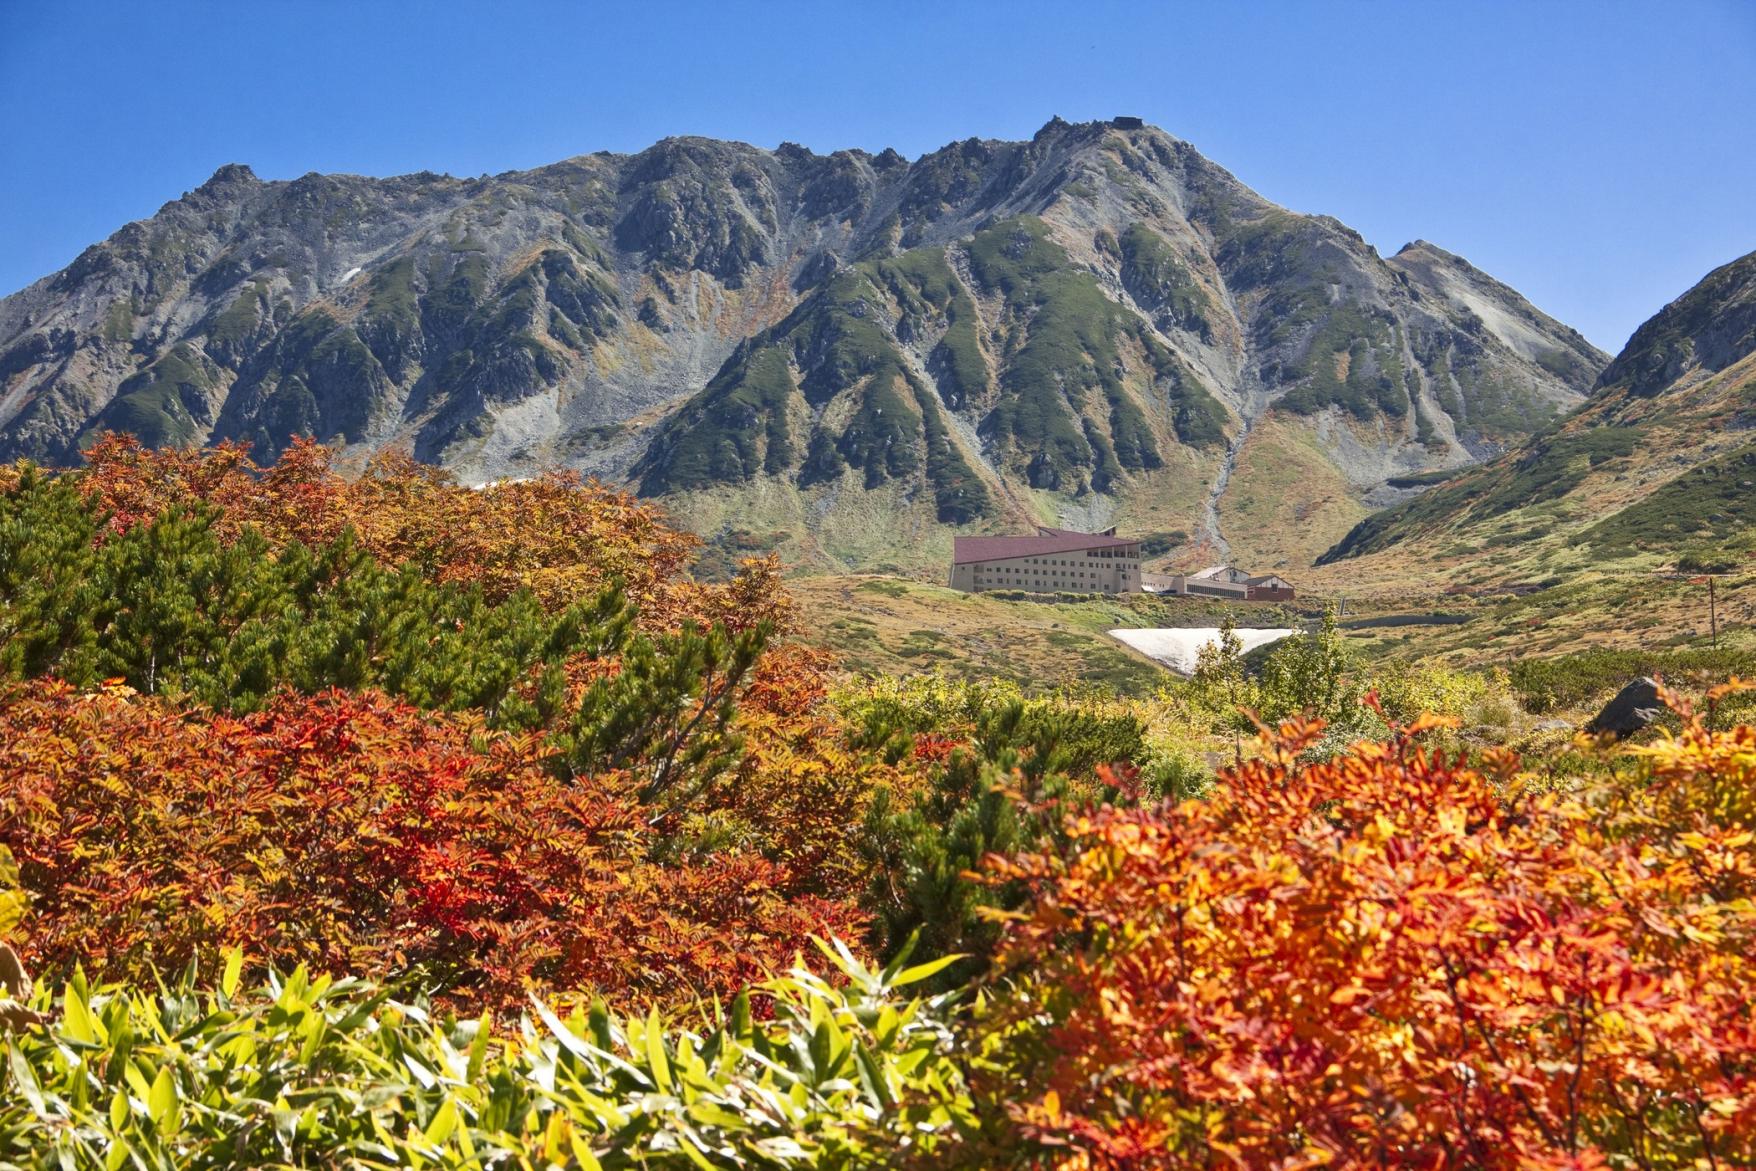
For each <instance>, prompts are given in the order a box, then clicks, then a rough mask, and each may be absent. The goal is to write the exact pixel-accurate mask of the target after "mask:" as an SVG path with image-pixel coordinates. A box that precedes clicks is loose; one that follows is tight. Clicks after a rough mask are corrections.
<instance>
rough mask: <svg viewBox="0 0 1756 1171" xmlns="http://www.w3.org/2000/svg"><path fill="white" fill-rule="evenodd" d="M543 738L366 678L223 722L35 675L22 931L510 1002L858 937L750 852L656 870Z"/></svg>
mask: <svg viewBox="0 0 1756 1171" xmlns="http://www.w3.org/2000/svg"><path fill="white" fill-rule="evenodd" d="M538 743H539V742H538V740H537V739H535V738H530V737H513V736H506V735H494V734H489V733H487V732H486V731H485V730H484V729H483V727H482V726H481V724H480V722H479V720H477V719H475V718H473V717H460V716H441V715H434V714H430V713H423V712H420V711H418V710H416V709H414V708H411V707H408V706H405V705H402V704H398V703H394V702H392V701H389V700H387V699H385V698H383V697H381V696H378V695H374V694H363V695H351V694H345V693H339V692H331V693H326V694H323V695H318V696H312V697H304V696H291V695H286V696H281V697H278V698H276V699H275V700H274V701H273V702H272V703H271V704H270V705H269V706H268V707H267V708H266V709H265V710H263V711H261V712H259V713H257V714H254V715H250V716H245V717H230V716H224V715H211V714H202V713H181V712H178V711H175V710H173V709H171V708H169V707H167V706H165V705H163V704H161V703H158V702H156V701H149V700H145V699H142V698H139V697H134V696H131V695H127V694H122V693H117V692H109V693H103V694H97V695H81V694H76V693H74V692H72V691H71V690H69V689H68V688H66V687H64V686H62V685H59V684H54V683H41V684H32V685H28V686H26V687H24V688H21V689H19V690H18V691H15V692H14V693H13V694H12V695H10V696H9V697H7V698H6V699H5V702H3V703H0V777H4V778H5V779H6V784H5V786H4V787H3V788H0V846H5V847H6V848H7V849H9V850H10V851H11V854H12V856H13V858H14V859H15V860H16V862H17V865H18V871H19V877H20V882H21V885H22V886H23V888H24V889H25V891H26V892H27V893H28V895H29V897H30V901H31V909H30V912H29V914H28V916H27V917H26V919H25V920H24V924H23V929H22V930H23V936H24V938H23V943H24V948H23V949H22V950H23V951H24V952H25V953H26V956H27V959H28V960H29V961H30V962H32V963H33V964H35V965H40V966H46V967H49V968H55V967H61V968H67V967H71V966H72V964H74V963H75V962H81V963H83V964H84V965H85V966H86V968H87V969H88V970H90V971H92V972H93V974H94V975H100V976H102V977H103V978H106V979H107V978H121V977H136V978H138V977H140V976H142V975H143V974H144V972H145V971H146V969H147V968H148V967H152V966H156V967H159V968H167V967H175V966H179V965H181V964H183V963H185V962H187V961H188V960H189V959H190V958H192V957H195V956H198V955H205V956H209V957H210V956H211V955H212V954H213V953H214V952H215V951H216V950H217V949H219V948H221V947H225V946H231V945H239V946H242V947H244V948H246V949H247V950H248V951H249V952H250V953H251V954H252V955H254V956H257V957H260V958H263V959H265V960H268V961H270V962H272V963H275V964H277V965H281V966H283V967H290V966H292V965H294V964H296V963H299V962H308V963H310V964H312V965H313V966H314V967H317V968H320V969H327V970H332V971H347V972H351V973H355V974H360V975H377V976H384V975H389V974H394V973H398V972H401V971H404V970H406V969H408V968H410V967H417V966H418V967H420V968H421V969H423V970H424V971H425V972H426V973H428V975H429V976H430V977H431V978H433V979H436V980H438V981H440V982H442V983H443V984H444V985H445V986H446V987H447V988H450V989H452V990H454V991H465V990H467V991H468V992H469V994H470V996H471V999H472V1000H481V999H486V1000H488V1001H490V1002H498V1003H506V1002H509V1001H510V1000H513V999H515V998H517V997H518V996H520V995H521V992H522V989H523V988H524V987H525V986H526V985H527V984H534V985H537V986H542V987H548V988H554V989H561V990H588V989H595V990H599V991H603V992H605V993H608V994H612V995H620V996H622V997H623V998H624V999H627V998H629V997H635V998H652V999H692V998H694V997H698V996H701V997H715V996H724V995H727V994H729V993H731V992H733V991H735V990H736V989H738V988H739V987H741V986H743V985H745V984H747V983H749V982H751V981H753V980H756V979H760V978H762V977H763V976H764V975H766V974H767V973H768V972H770V971H774V970H779V969H781V968H784V967H785V966H786V965H787V964H788V963H790V962H791V960H792V958H793V956H794V954H795V952H796V951H797V950H798V949H800V948H801V947H803V946H805V943H806V940H807V937H808V936H809V935H810V934H812V933H823V932H834V933H837V934H840V935H843V936H848V937H853V936H856V935H857V934H858V932H859V930H860V928H861V921H860V917H859V915H858V913H857V912H855V911H854V910H853V909H852V907H851V904H849V903H847V902H844V901H834V900H829V899H821V898H788V897H785V896H786V895H787V894H788V893H790V891H791V889H792V887H793V886H795V885H796V883H795V881H794V879H793V878H792V876H791V874H790V872H789V871H788V870H787V869H786V868H785V867H784V866H783V865H780V864H777V863H776V862H773V861H770V860H768V859H766V858H763V857H761V856H760V855H758V854H756V853H755V852H750V851H746V852H738V851H729V852H725V851H722V852H720V853H716V854H712V855H709V856H707V857H705V858H702V859H699V860H686V861H679V862H671V863H666V864H662V865H661V864H660V863H659V862H658V861H656V860H655V859H654V858H653V857H652V851H653V849H654V847H655V844H656V842H657V837H656V831H655V830H654V829H653V827H652V826H650V825H649V824H648V814H649V811H648V810H644V809H642V808H641V807H639V806H638V805H637V804H635V803H634V802H633V801H632V800H631V799H629V798H628V797H627V796H626V795H625V789H627V788H629V787H631V786H628V785H626V783H625V779H624V778H621V777H618V776H614V775H612V776H608V777H600V778H588V779H586V780H585V781H581V782H563V781H560V780H558V779H557V778H556V776H555V775H554V774H553V773H552V772H551V771H550V770H548V769H546V768H545V767H543V765H542V761H541V750H540V749H539V747H538Z"/></svg>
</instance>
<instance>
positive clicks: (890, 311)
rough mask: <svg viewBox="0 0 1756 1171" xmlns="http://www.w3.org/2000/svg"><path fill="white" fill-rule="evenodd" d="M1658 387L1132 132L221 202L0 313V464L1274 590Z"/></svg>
mask: <svg viewBox="0 0 1756 1171" xmlns="http://www.w3.org/2000/svg"><path fill="white" fill-rule="evenodd" d="M1685 332H1686V331H1685ZM1678 336H1682V335H1681V334H1679V335H1678ZM1689 336H1690V337H1692V338H1693V337H1694V335H1689ZM1637 340H1638V339H1637ZM1696 344H1697V345H1698V347H1699V346H1701V345H1707V344H1708V342H1707V341H1703V340H1699V339H1698V340H1697V342H1696ZM1655 345H1657V343H1655ZM1661 351H1662V352H1661ZM1701 352H1702V351H1701V350H1699V348H1698V350H1697V351H1696V352H1695V353H1696V355H1697V357H1698V356H1699V354H1700V353H1701ZM1664 353H1670V351H1663V350H1662V346H1658V348H1654V349H1653V351H1652V356H1650V358H1648V359H1638V360H1636V359H1629V361H1630V362H1634V363H1636V364H1634V365H1627V366H1624V362H1623V359H1618V360H1617V363H1616V364H1615V365H1610V364H1609V358H1608V356H1607V355H1605V354H1604V353H1602V352H1600V351H1599V350H1597V349H1595V348H1594V347H1593V346H1591V345H1590V344H1589V343H1588V342H1586V340H1585V339H1584V338H1583V337H1581V336H1580V335H1579V334H1578V333H1577V332H1575V331H1574V330H1572V329H1569V328H1568V327H1566V326H1564V325H1562V324H1560V323H1559V322H1557V321H1555V320H1554V319H1552V318H1550V317H1548V316H1547V315H1545V314H1543V313H1542V312H1541V311H1540V310H1538V309H1536V308H1535V307H1534V306H1532V305H1531V304H1530V303H1529V302H1528V301H1526V300H1525V299H1524V298H1523V297H1521V296H1520V295H1519V294H1517V293H1516V292H1515V291H1513V290H1512V289H1510V288H1508V287H1506V286H1505V285H1503V284H1501V283H1499V282H1498V281H1495V280H1494V279H1493V278H1491V277H1489V276H1488V275H1486V274H1485V273H1482V272H1481V271H1479V270H1477V269H1476V268H1474V267H1473V266H1471V265H1470V264H1468V263H1467V262H1466V261H1464V260H1463V259H1461V258H1460V257H1457V256H1454V255H1452V254H1451V253H1448V252H1446V251H1444V250H1443V249H1441V248H1438V247H1436V246H1434V245H1431V244H1428V243H1425V242H1423V241H1416V242H1414V243H1412V244H1409V245H1408V246H1406V247H1404V248H1403V249H1402V250H1401V251H1400V252H1398V253H1396V254H1395V255H1394V256H1390V257H1381V256H1380V255H1379V254H1378V253H1377V252H1376V251H1375V250H1374V249H1373V248H1372V247H1371V246H1370V245H1369V244H1367V243H1366V241H1365V240H1364V239H1363V238H1361V236H1360V235H1359V234H1358V233H1357V232H1355V231H1353V230H1352V229H1350V228H1348V227H1347V226H1346V225H1345V224H1343V223H1341V222H1340V221H1338V220H1336V219H1333V218H1331V217H1328V216H1322V215H1305V214H1299V213H1295V212H1291V211H1288V210H1286V209H1284V208H1281V207H1279V206H1276V205H1275V204H1273V203H1271V202H1270V201H1268V200H1266V199H1264V198H1263V197H1261V196H1259V195H1257V194H1255V193H1254V192H1252V191H1251V190H1249V189H1248V188H1247V187H1246V186H1244V185H1243V184H1242V183H1240V182H1239V181H1238V180H1237V179H1236V178H1234V177H1233V176H1232V175H1231V174H1229V173H1228V172H1226V171H1225V170H1224V169H1223V168H1221V167H1219V166H1218V165H1216V164H1214V163H1212V162H1210V161H1208V160H1207V159H1206V158H1204V157H1203V156H1202V155H1201V154H1200V153H1198V152H1197V151H1196V150H1195V149H1194V148H1193V147H1192V146H1190V145H1189V144H1188V143H1186V142H1183V141H1181V140H1178V139H1176V138H1174V137H1172V136H1171V135H1169V134H1166V133H1165V132H1163V131H1161V130H1158V129H1155V128H1153V127H1149V126H1143V125H1140V124H1139V123H1138V121H1137V120H1135V119H1127V118H1118V119H1115V120H1112V121H1108V122H1087V123H1079V124H1070V123H1067V122H1063V121H1061V120H1059V119H1055V120H1052V121H1051V122H1049V123H1048V124H1047V125H1045V126H1044V127H1043V128H1042V129H1041V130H1040V131H1039V132H1038V133H1037V134H1036V135H1035V136H1034V137H1033V138H1032V139H1031V140H1030V141H1028V142H997V141H989V140H979V139H969V140H966V141H963V142H959V143H953V144H951V145H949V146H946V147H944V148H943V149H941V150H938V151H935V152H933V153H931V154H928V155H925V156H923V157H921V158H919V159H916V160H914V161H912V162H911V161H909V160H907V159H905V158H903V157H902V156H901V155H899V154H897V153H896V152H895V151H890V150H886V151H883V152H880V153H877V154H869V153H866V152H863V151H856V150H847V151H837V152H835V153H833V154H828V155H819V154H815V153H813V152H811V151H809V150H806V149H805V148H803V147H798V146H794V145H790V144H783V145H782V146H781V147H779V148H777V149H775V150H772V151H770V150H763V149H759V148H756V147H752V146H747V145H744V144H739V143H729V142H719V141H712V140H706V139H699V138H677V139H667V140H665V141H663V142H660V143H658V144H657V145H655V146H653V147H651V148H649V149H648V150H645V151H642V152H640V153H639V154H635V155H613V154H595V155H586V156H581V157H578V158H573V159H569V160H566V161H564V162H560V163H556V164H554V165H551V166H546V167H541V168H537V169H535V170H531V171H520V172H508V173H505V174H501V175H497V176H491V177H490V176H483V177H480V178H474V179H467V178H455V177H451V176H443V175H436V174H430V173H427V174H417V175H407V176H401V177H397V178H389V179H374V178H363V177H359V176H346V175H318V174H311V175H306V176H305V177H303V178H300V179H296V180H292V181H272V182H269V181H263V180H260V179H258V178H257V177H256V176H255V175H254V174H253V173H252V172H251V171H250V170H249V169H248V168H247V167H244V166H240V165H230V166H226V167H222V168H221V169H220V170H219V171H217V172H216V173H215V174H214V175H213V177H212V178H211V179H209V180H208V181H207V182H206V183H204V184H203V185H202V186H201V187H199V188H197V189H196V190H194V191H192V192H189V193H187V194H185V195H184V196H182V197H181V198H179V199H177V200H174V201H172V202H170V203H168V204H166V205H165V206H164V207H163V208H161V209H160V210H159V212H158V213H157V214H155V215H154V216H152V217H151V218H150V219H147V220H143V221H140V222H137V223H132V224H129V225H127V226H126V227H124V228H122V229H121V230H120V231H118V232H117V233H115V234H114V235H113V236H111V237H110V238H109V239H107V240H105V241H103V242H102V243H99V244H95V245H93V246H92V247H90V248H88V249H87V250H86V251H85V252H84V253H82V254H81V255H80V256H79V257H78V258H77V259H76V260H75V261H74V262H73V263H72V264H71V265H69V266H68V267H67V268H66V269H64V270H62V271H61V272H58V273H55V274H53V275H51V276H48V277H45V278H44V279H42V280H41V281H38V282H37V283H35V284H33V285H31V286H30V287H28V288H26V289H24V290H22V291H20V292H18V293H15V294H13V295H12V296H9V297H6V298H5V299H3V300H0V458H6V459H13V458H21V457H29V458H33V459H38V460H42V461H47V462H51V463H67V462H71V461H74V460H76V459H77V457H78V452H79V450H80V448H81V446H82V445H83V444H84V443H87V442H89V440H90V439H91V438H92V437H93V436H94V435H96V434H98V433H100V432H102V431H105V430H122V431H128V432H132V433H134V434H136V435H138V436H140V437H141V438H142V439H143V440H145V441H146V442H149V443H153V444H203V443H213V442H218V441H222V440H232V441H237V442H240V443H243V444H246V445H247V446H249V447H250V448H251V449H252V451H253V452H254V454H255V455H256V456H257V457H258V458H262V459H266V458H271V457H272V456H274V455H275V454H276V453H277V452H278V451H279V450H281V449H282V448H283V447H284V446H285V445H286V444H287V443H288V442H289V441H290V439H291V438H292V437H293V436H295V435H312V436H315V437H317V438H319V439H321V440H324V441H326V442H330V443H334V444H337V445H339V446H340V447H341V448H342V449H343V458H344V459H348V460H355V461H358V460H361V459H363V458H364V457H366V456H367V455H369V454H370V453H371V452H373V451H376V450H379V449H383V448H387V447H403V448H407V449H409V450H411V451H412V452H413V453H414V454H415V455H416V457H417V458H420V459H423V460H427V461H431V462H436V463H441V464H444V465H446V466H448V467H450V468H452V469H454V470H455V471H456V472H457V473H458V474H459V475H461V476H463V477H465V478H467V479H474V480H486V479H491V478H499V477H508V476H518V475H525V474H529V473H531V472H533V471H536V470H539V469H542V468H547V467H557V466H559V467H572V468H578V469H580V470H582V471H585V472H589V473H592V474H596V475H599V476H602V477H604V478H605V479H607V480H610V481H612V482H620V483H626V484H629V485H632V486H633V487H635V488H636V489H637V490H638V491H639V492H641V493H642V494H644V495H647V496H651V497H656V498H659V499H661V500H662V501H663V502H664V503H665V504H666V505H667V506H668V507H669V508H670V509H671V510H672V511H673V513H674V514H675V515H677V516H678V518H679V519H680V520H682V521H683V522H684V523H685V524H687V525H689V526H691V527H693V528H694V529H696V531H698V532H700V533H701V534H702V535H703V536H704V537H705V538H706V539H707V540H708V541H709V543H710V547H711V548H713V549H716V550H718V551H719V552H721V553H723V554H726V555H728V556H729V555H731V554H735V553H741V552H750V551H762V550H767V549H778V550H779V551H781V552H782V553H783V554H784V555H785V556H786V557H787V558H788V559H789V560H791V561H793V562H794V563H796V564H801V565H805V566H814V567H820V568H836V569H848V568H860V569H873V568H895V569H902V570H920V569H925V568H929V567H931V568H938V567H941V566H942V564H943V562H944V559H945V557H946V556H947V554H948V553H949V549H950V542H951V536H952V534H953V533H955V532H959V531H962V532H982V531H994V532H1000V531H1008V530H1011V529H1015V528H1016V527H1018V526H1020V525H1025V524H1030V523H1034V522H1046V523H1052V524H1058V525H1067V526H1070V527H1094V528H1095V527H1104V526H1108V525H1110V524H1120V525H1123V526H1125V527H1127V528H1129V529H1130V530H1131V531H1135V532H1139V533H1141V534H1143V535H1144V536H1145V537H1146V538H1147V541H1148V548H1149V549H1150V550H1151V551H1153V552H1154V553H1155V554H1156V555H1158V556H1160V557H1162V558H1165V559H1168V560H1170V561H1172V562H1177V563H1192V562H1194V561H1197V560H1205V559H1208V558H1219V557H1228V556H1229V557H1233V558H1235V559H1238V560H1241V561H1244V562H1246V563H1248V564H1251V565H1252V566H1253V567H1261V568H1271V567H1281V566H1299V565H1309V564H1310V563H1311V561H1312V559H1314V558H1315V557H1316V556H1317V555H1318V554H1320V553H1322V552H1323V551H1324V550H1325V549H1326V548H1328V547H1329V546H1330V545H1331V544H1333V543H1334V542H1335V541H1336V540H1337V539H1338V538H1341V537H1342V536H1343V535H1344V534H1346V533H1347V532H1348V531H1349V529H1350V528H1351V527H1352V526H1354V525H1355V524H1356V523H1357V522H1360V521H1361V520H1362V519H1364V518H1366V517H1367V516H1368V514H1370V513H1372V512H1373V510H1374V509H1378V508H1382V507H1384V506H1388V505H1395V504H1397V503H1398V502H1400V501H1405V500H1408V499H1409V498H1410V497H1411V496H1414V494H1416V493H1418V492H1420V491H1421V490H1422V489H1423V488H1424V487H1426V486H1427V485H1429V484H1430V483H1431V482H1433V481H1434V480H1435V479H1438V478H1441V477H1443V476H1446V475H1448V474H1450V473H1452V472H1455V471H1458V470H1460V469H1462V470H1467V469H1469V468H1472V467H1474V466H1475V465H1477V464H1479V463H1481V462H1482V461H1493V460H1495V459H1497V458H1502V457H1503V456H1504V454H1505V453H1507V452H1509V451H1513V450H1515V449H1516V450H1523V448H1522V447H1521V445H1522V444H1523V443H1524V442H1525V441H1526V440H1528V439H1530V438H1531V437H1533V436H1539V437H1540V436H1550V435H1556V436H1565V435H1567V434H1570V433H1571V431H1570V429H1571V428H1574V427H1576V426H1577V424H1576V422H1574V421H1569V422H1567V423H1565V424H1560V427H1561V429H1560V430H1559V431H1556V430H1555V428H1556V427H1557V425H1558V423H1559V421H1560V420H1562V419H1565V418H1567V417H1568V416H1569V415H1570V414H1571V413H1572V412H1574V410H1575V408H1577V407H1579V406H1580V405H1581V404H1582V403H1584V402H1585V401H1586V396H1587V394H1588V393H1589V392H1591V391H1592V388H1593V387H1594V386H1608V385H1622V384H1624V383H1626V384H1628V385H1633V384H1635V383H1642V384H1644V382H1645V381H1650V380H1652V379H1654V378H1659V377H1662V376H1664V375H1665V373H1666V371H1668V370H1669V367H1668V366H1666V365H1665V363H1666V362H1668V361H1671V359H1670V358H1666V357H1664V356H1663V354H1664ZM1624 358H1628V355H1624ZM1676 360H1677V361H1682V362H1685V364H1686V363H1687V362H1688V361H1694V360H1696V359H1695V358H1687V359H1684V358H1678V359H1676ZM1638 361H1647V362H1649V363H1657V365H1637V362H1638ZM1606 366H1608V367H1609V369H1608V370H1606ZM1619 367H1620V368H1622V369H1621V370H1620V371H1619V372H1618V368H1619ZM1600 375H1601V376H1602V377H1601V378H1600ZM1605 380H1609V381H1607V382H1606V381H1605ZM1462 482H1463V481H1459V483H1462ZM1451 490H1454V489H1451V488H1450V487H1447V491H1451ZM1439 498H1440V497H1439V496H1438V495H1437V494H1436V493H1434V494H1429V495H1426V496H1421V497H1419V498H1418V501H1417V502H1416V503H1418V502H1420V501H1427V500H1431V499H1439ZM1415 506H1416V504H1410V505H1408V507H1409V508H1413V507H1415ZM1392 515H1406V513H1397V514H1392ZM1372 531H1375V530H1367V531H1366V532H1367V535H1366V536H1365V537H1362V536H1360V535H1359V534H1360V533H1361V530H1355V537H1353V538H1350V540H1353V541H1354V546H1353V549H1352V550H1351V551H1359V550H1363V549H1364V548H1365V545H1364V544H1363V543H1362V542H1363V541H1366V540H1367V539H1368V538H1370V539H1374V540H1376V539H1381V538H1371V532H1372ZM1343 551H1344V552H1345V551H1350V550H1343ZM1337 555H1338V556H1339V555H1340V554H1337Z"/></svg>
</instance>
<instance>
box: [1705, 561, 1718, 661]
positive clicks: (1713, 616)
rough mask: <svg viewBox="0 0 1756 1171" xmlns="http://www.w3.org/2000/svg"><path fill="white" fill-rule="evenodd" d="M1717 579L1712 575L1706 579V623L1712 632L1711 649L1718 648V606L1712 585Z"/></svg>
mask: <svg viewBox="0 0 1756 1171" xmlns="http://www.w3.org/2000/svg"><path fill="white" fill-rule="evenodd" d="M1718 580H1719V579H1718V578H1717V577H1713V576H1710V577H1708V579H1707V623H1708V629H1709V630H1711V631H1712V632H1713V649H1714V650H1716V651H1717V650H1718V649H1719V606H1718V603H1717V600H1716V599H1715V597H1714V590H1713V587H1714V583H1715V582H1717V581H1718Z"/></svg>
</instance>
